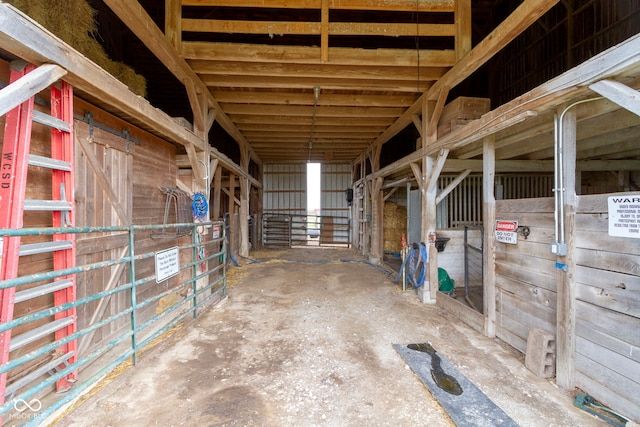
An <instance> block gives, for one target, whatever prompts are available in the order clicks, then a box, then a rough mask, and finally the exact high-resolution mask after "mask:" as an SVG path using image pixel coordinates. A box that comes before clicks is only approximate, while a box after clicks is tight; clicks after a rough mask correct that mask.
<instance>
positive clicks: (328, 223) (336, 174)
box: [320, 164, 352, 243]
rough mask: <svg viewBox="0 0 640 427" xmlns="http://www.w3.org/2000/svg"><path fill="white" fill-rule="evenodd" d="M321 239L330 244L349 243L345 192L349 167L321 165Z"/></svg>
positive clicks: (349, 185)
mask: <svg viewBox="0 0 640 427" xmlns="http://www.w3.org/2000/svg"><path fill="white" fill-rule="evenodd" d="M320 173H321V177H320V215H321V216H322V217H323V218H322V227H321V236H320V237H321V238H324V240H325V241H330V242H341V243H344V242H349V241H351V236H350V226H349V222H350V221H349V216H350V215H349V213H350V209H351V208H350V207H349V205H348V203H347V198H346V196H345V190H346V189H347V188H351V182H352V180H351V165H349V164H328V165H325V164H323V165H322V166H321V168H320Z"/></svg>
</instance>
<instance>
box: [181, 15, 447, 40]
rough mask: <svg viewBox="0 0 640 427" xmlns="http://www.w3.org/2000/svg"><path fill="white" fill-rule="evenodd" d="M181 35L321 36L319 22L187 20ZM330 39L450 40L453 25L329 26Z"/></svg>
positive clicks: (364, 23)
mask: <svg viewBox="0 0 640 427" xmlns="http://www.w3.org/2000/svg"><path fill="white" fill-rule="evenodd" d="M181 25H182V31H183V32H196V33H223V34H269V35H270V36H271V35H280V36H282V35H291V34H296V35H311V36H320V35H321V34H322V23H320V22H297V21H296V22H285V21H232V20H219V19H189V18H183V19H182V21H181ZM328 26H329V29H328V31H329V35H331V36H365V37H366V36H388V37H453V36H455V34H456V27H455V25H453V24H415V23H407V24H395V23H382V22H329V24H328Z"/></svg>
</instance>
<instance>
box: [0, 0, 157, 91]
mask: <svg viewBox="0 0 640 427" xmlns="http://www.w3.org/2000/svg"><path fill="white" fill-rule="evenodd" d="M7 3H10V4H12V5H13V6H15V7H16V8H18V9H20V10H21V11H23V12H24V13H26V14H27V15H29V16H30V17H31V18H33V19H35V20H36V21H37V22H39V23H40V24H41V25H42V26H43V27H45V28H46V29H48V30H49V31H51V32H52V33H54V34H55V35H56V36H58V37H60V38H61V39H62V40H64V41H65V42H66V43H68V44H69V45H71V46H72V47H73V48H74V49H76V50H77V51H78V52H80V53H82V54H83V55H84V56H86V57H87V58H89V59H91V60H92V61H93V62H95V63H96V64H98V65H99V66H100V67H101V68H102V69H104V70H105V71H107V72H108V73H109V74H111V75H112V76H114V77H115V78H117V79H118V80H120V81H121V82H122V83H124V84H125V85H127V87H128V88H129V89H130V90H131V91H132V92H133V93H135V94H137V95H140V96H145V95H146V92H147V83H146V80H145V79H144V77H143V76H141V75H139V74H136V72H135V71H134V70H133V69H132V68H131V67H129V66H128V65H125V64H123V63H121V62H117V61H113V60H111V58H109V56H108V55H107V54H106V52H105V51H104V48H103V47H102V45H101V44H100V43H98V41H97V40H96V39H95V35H96V33H97V26H96V21H95V15H96V11H95V10H94V9H93V8H92V7H91V6H90V5H89V4H88V3H87V2H86V1H85V0H7Z"/></svg>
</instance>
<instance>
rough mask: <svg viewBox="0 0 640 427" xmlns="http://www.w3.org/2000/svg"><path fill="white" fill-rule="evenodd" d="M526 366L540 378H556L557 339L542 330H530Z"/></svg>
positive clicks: (525, 358)
mask: <svg viewBox="0 0 640 427" xmlns="http://www.w3.org/2000/svg"><path fill="white" fill-rule="evenodd" d="M524 365H525V366H526V367H527V368H528V369H529V370H530V371H531V372H533V373H534V374H536V375H537V376H539V377H542V378H549V377H552V376H554V375H555V373H556V340H555V337H554V336H553V335H552V334H550V333H549V332H547V331H544V330H542V329H537V328H533V329H530V330H529V336H528V337H527V353H526V354H525V357H524Z"/></svg>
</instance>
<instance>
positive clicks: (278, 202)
mask: <svg viewBox="0 0 640 427" xmlns="http://www.w3.org/2000/svg"><path fill="white" fill-rule="evenodd" d="M263 194H264V196H263V197H264V200H263V201H264V206H263V209H264V214H265V215H267V214H270V213H286V214H292V215H306V214H307V165H306V164H304V163H300V164H265V165H264V182H263Z"/></svg>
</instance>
